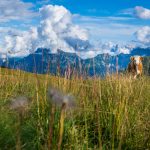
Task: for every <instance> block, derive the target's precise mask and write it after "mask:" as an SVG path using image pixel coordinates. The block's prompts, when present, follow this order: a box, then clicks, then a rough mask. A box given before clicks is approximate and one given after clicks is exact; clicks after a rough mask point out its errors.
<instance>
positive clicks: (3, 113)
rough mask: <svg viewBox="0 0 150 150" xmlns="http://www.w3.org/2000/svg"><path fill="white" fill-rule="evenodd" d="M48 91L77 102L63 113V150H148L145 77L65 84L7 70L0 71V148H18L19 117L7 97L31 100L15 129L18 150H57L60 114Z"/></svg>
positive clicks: (149, 99) (149, 105)
mask: <svg viewBox="0 0 150 150" xmlns="http://www.w3.org/2000/svg"><path fill="white" fill-rule="evenodd" d="M49 87H55V88H57V89H59V90H61V91H62V92H63V93H67V94H68V93H71V94H72V95H74V97H75V99H76V103H77V105H76V107H75V108H70V109H66V110H65V113H64V114H63V115H65V117H64V118H63V119H64V124H63V125H64V126H63V135H62V136H63V137H62V143H61V149H63V150H110V149H112V150H113V149H114V150H116V149H118V150H119V149H120V150H121V149H128V150H130V149H131V150H134V149H139V150H140V149H141V150H144V149H150V78H149V77H146V76H143V77H141V78H139V79H136V80H133V79H131V78H129V77H128V76H116V75H111V76H108V77H106V78H105V79H100V78H96V77H95V78H89V79H86V80H84V79H83V78H77V77H73V78H72V79H70V80H67V79H66V78H61V77H60V76H58V77H56V76H55V77H54V76H51V75H35V74H30V73H26V72H23V71H19V70H18V71H14V70H8V69H1V72H0V149H2V150H13V149H16V147H17V146H16V144H17V142H16V138H17V134H18V132H17V131H18V128H17V127H16V123H17V120H18V119H17V116H18V114H17V112H16V111H13V110H11V109H9V103H10V101H11V99H12V98H15V97H17V96H26V97H28V98H29V99H30V100H31V105H30V108H29V110H28V112H26V113H25V114H24V117H23V120H22V122H21V125H20V128H19V132H20V133H19V134H20V136H21V138H20V140H21V149H24V150H38V149H39V150H47V149H52V150H55V149H58V143H59V132H60V118H61V111H62V110H61V107H58V106H57V105H55V106H54V105H52V104H49V103H48V101H47V100H48V99H49V97H48V94H47V89H48V88H49ZM61 119H62V118H61ZM61 130H62V129H61ZM49 140H50V143H49Z"/></svg>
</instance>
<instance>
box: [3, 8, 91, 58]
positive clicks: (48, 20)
mask: <svg viewBox="0 0 150 150" xmlns="http://www.w3.org/2000/svg"><path fill="white" fill-rule="evenodd" d="M40 16H41V21H40V24H39V25H38V26H37V27H33V28H31V29H30V30H29V31H20V32H17V33H15V36H14V33H13V32H10V33H9V35H7V36H6V37H5V43H6V44H5V45H7V46H6V47H5V49H6V50H7V51H8V50H11V51H12V52H14V53H15V54H14V56H16V55H17V56H25V55H28V54H29V53H31V52H34V51H35V50H36V49H37V48H49V49H50V50H51V52H52V53H55V52H57V50H58V49H62V50H64V51H66V52H74V51H75V47H74V45H75V44H74V41H87V40H88V34H87V31H86V30H84V29H81V28H80V27H79V26H78V25H75V24H73V23H72V14H71V13H70V12H69V11H68V10H67V9H66V8H64V7H63V6H57V5H46V6H43V7H42V8H41V9H40ZM70 40H71V41H72V42H70ZM11 56H12V55H11Z"/></svg>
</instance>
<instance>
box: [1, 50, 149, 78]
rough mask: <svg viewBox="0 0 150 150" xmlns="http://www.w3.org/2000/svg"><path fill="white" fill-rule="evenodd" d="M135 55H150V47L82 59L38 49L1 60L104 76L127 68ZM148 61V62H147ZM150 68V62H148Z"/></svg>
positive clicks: (45, 69) (31, 69)
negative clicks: (24, 55)
mask: <svg viewBox="0 0 150 150" xmlns="http://www.w3.org/2000/svg"><path fill="white" fill-rule="evenodd" d="M133 55H140V56H144V57H146V56H150V48H135V49H133V50H132V51H131V53H130V54H123V53H121V54H119V55H117V56H112V55H109V54H99V55H97V56H96V57H94V58H89V59H82V58H80V57H79V56H78V55H76V54H75V53H66V52H64V51H61V50H58V52H57V53H55V54H52V53H50V50H49V49H42V48H39V49H37V51H36V52H34V53H32V54H30V55H28V56H27V57H24V58H9V59H8V61H7V62H2V60H1V61H0V65H1V66H2V67H8V68H13V69H21V70H25V71H28V72H34V73H40V74H45V73H51V74H54V75H56V74H57V73H59V74H60V75H62V76H63V75H65V73H66V72H67V71H70V72H71V73H73V72H74V73H78V74H86V75H89V76H93V75H98V76H99V75H100V76H104V75H105V74H106V73H107V72H109V73H114V72H116V70H117V67H118V69H119V71H122V70H125V69H126V68H127V65H128V63H129V61H130V57H131V56H133ZM146 63H147V62H146ZM147 65H148V66H147V68H148V69H149V68H150V62H148V63H147Z"/></svg>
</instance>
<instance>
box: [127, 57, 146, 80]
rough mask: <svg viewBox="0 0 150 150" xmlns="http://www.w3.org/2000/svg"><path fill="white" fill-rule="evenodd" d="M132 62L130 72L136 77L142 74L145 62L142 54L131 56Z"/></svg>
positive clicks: (129, 67) (129, 66)
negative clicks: (143, 62)
mask: <svg viewBox="0 0 150 150" xmlns="http://www.w3.org/2000/svg"><path fill="white" fill-rule="evenodd" d="M130 60H131V61H130V63H129V64H128V72H129V73H131V74H132V75H133V76H134V78H136V77H137V76H138V75H142V71H143V64H142V60H143V57H141V56H132V57H130Z"/></svg>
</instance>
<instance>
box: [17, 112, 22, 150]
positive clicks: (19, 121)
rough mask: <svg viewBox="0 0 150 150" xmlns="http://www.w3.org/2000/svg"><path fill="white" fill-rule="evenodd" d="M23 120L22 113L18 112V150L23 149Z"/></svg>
mask: <svg viewBox="0 0 150 150" xmlns="http://www.w3.org/2000/svg"><path fill="white" fill-rule="evenodd" d="M21 122H22V114H21V113H19V114H18V122H17V128H16V129H17V130H16V132H17V137H16V150H21Z"/></svg>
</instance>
